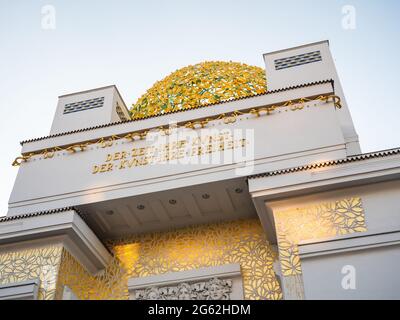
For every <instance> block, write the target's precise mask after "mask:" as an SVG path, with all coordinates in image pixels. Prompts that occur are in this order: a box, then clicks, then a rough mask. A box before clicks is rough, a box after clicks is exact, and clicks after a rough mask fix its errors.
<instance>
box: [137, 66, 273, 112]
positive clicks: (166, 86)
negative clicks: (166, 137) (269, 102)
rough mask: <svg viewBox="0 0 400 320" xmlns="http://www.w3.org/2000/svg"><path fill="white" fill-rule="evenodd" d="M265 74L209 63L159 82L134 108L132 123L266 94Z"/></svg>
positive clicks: (186, 68)
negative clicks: (137, 120) (134, 120)
mask: <svg viewBox="0 0 400 320" xmlns="http://www.w3.org/2000/svg"><path fill="white" fill-rule="evenodd" d="M266 90H267V84H266V77H265V71H264V70H263V69H262V68H260V67H255V66H249V65H247V64H244V63H239V62H223V61H208V62H201V63H198V64H195V65H190V66H187V67H184V68H182V69H179V70H177V71H175V72H173V73H171V74H170V75H169V76H167V77H165V78H164V79H162V80H161V81H157V82H156V83H155V84H154V85H153V86H152V87H151V88H150V89H148V90H147V92H146V93H145V94H143V95H142V96H141V97H140V98H139V99H138V101H137V102H136V103H135V104H133V106H132V109H131V113H132V119H140V118H146V117H149V116H155V115H160V114H166V113H170V112H174V111H177V110H185V109H192V108H196V107H199V106H206V105H211V104H216V103H219V102H222V101H229V100H233V99H237V98H243V97H247V96H253V95H256V94H261V93H264V92H266Z"/></svg>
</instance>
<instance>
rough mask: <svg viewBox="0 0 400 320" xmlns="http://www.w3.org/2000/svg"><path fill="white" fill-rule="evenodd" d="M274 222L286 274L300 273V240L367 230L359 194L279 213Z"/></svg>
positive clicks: (282, 268) (282, 267)
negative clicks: (298, 245)
mask: <svg viewBox="0 0 400 320" xmlns="http://www.w3.org/2000/svg"><path fill="white" fill-rule="evenodd" d="M275 223H276V229H277V237H278V248H279V260H280V263H281V270H282V274H283V275H284V276H291V275H298V274H301V264H300V258H299V253H298V247H297V244H298V243H299V242H300V241H304V240H317V239H322V238H326V237H333V236H337V235H345V234H350V233H354V232H365V231H367V227H366V224H365V215H364V209H363V206H362V201H361V198H359V197H353V198H349V199H343V200H338V201H335V202H329V203H322V204H317V205H312V206H307V207H304V208H296V209H291V210H286V211H281V212H277V213H276V214H275Z"/></svg>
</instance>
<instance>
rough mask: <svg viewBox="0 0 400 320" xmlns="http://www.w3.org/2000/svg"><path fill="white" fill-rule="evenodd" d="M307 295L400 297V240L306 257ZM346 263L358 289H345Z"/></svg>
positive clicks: (313, 296)
mask: <svg viewBox="0 0 400 320" xmlns="http://www.w3.org/2000/svg"><path fill="white" fill-rule="evenodd" d="M301 262H302V270H303V280H304V290H305V298H306V299H400V277H399V267H400V244H397V245H392V246H384V247H378V248H369V249H366V250H359V251H351V252H342V253H336V254H332V255H324V256H317V257H312V258H303V259H302V261H301ZM346 265H350V266H353V267H354V268H355V269H354V270H355V289H347V290H345V289H344V288H343V287H342V281H343V278H344V277H345V274H343V273H342V268H343V267H344V266H346Z"/></svg>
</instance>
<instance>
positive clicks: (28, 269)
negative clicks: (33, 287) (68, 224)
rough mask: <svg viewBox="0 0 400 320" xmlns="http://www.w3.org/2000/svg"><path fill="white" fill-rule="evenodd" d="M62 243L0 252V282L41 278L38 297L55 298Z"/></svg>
mask: <svg viewBox="0 0 400 320" xmlns="http://www.w3.org/2000/svg"><path fill="white" fill-rule="evenodd" d="M62 250H63V249H62V245H61V244H60V245H51V246H44V247H37V248H31V249H23V250H16V251H10V252H2V253H0V284H10V283H15V282H21V281H26V280H34V279H38V278H39V279H40V286H39V294H38V299H41V300H51V299H54V298H55V294H56V282H57V275H58V270H59V266H60V262H61V253H62Z"/></svg>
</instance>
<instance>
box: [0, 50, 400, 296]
mask: <svg viewBox="0 0 400 320" xmlns="http://www.w3.org/2000/svg"><path fill="white" fill-rule="evenodd" d="M264 60H265V63H266V74H267V79H268V89H269V91H268V92H267V93H266V94H261V95H256V96H253V97H249V98H245V99H239V100H233V101H229V102H225V103H221V104H219V105H216V106H213V107H204V108H197V109H193V110H186V111H182V112H177V113H172V114H165V115H162V116H157V117H149V118H146V119H142V120H137V121H125V120H126V119H127V118H128V117H129V114H128V111H127V109H126V106H125V104H124V102H123V100H122V98H121V97H120V95H119V93H118V91H117V89H116V88H115V87H114V86H110V87H105V88H99V89H94V90H89V91H84V92H79V93H75V94H70V95H65V96H61V97H60V99H59V103H58V105H57V109H56V114H55V117H54V121H53V124H52V128H51V132H50V134H51V135H50V136H48V137H44V138H39V139H33V140H29V141H25V142H22V155H23V157H22V158H21V159H20V167H19V171H18V176H17V178H16V181H15V184H14V188H13V191H12V193H11V196H10V200H9V210H8V215H7V218H6V219H4V221H1V225H0V226H1V227H0V253H1V248H3V249H4V248H10V246H13V245H15V246H16V247H17V246H19V245H20V243H22V244H24V243H25V244H26V241H30V240H33V239H34V240H35V241H43V242H48V241H50V240H49V239H51V241H53V242H54V241H55V242H57V243H62V244H63V246H64V247H66V248H67V249H68V251H69V252H70V253H71V254H72V255H73V256H74V257H75V258H76V259H77V260H78V261H79V263H80V264H82V265H83V266H85V268H86V269H87V270H89V271H90V272H91V273H92V274H97V273H99V272H101V271H102V270H103V269H104V268H105V267H106V265H107V263H108V262H109V261H110V259H111V258H110V253H109V252H108V251H107V249H106V246H105V245H104V244H103V243H102V240H104V239H108V238H117V237H122V236H129V235H132V234H144V233H147V232H161V231H166V230H171V229H174V228H183V227H187V226H196V225H203V224H205V223H214V222H219V221H233V220H235V219H249V218H253V219H254V218H257V219H259V221H260V223H261V225H262V228H263V229H264V231H265V233H266V235H267V238H268V241H269V244H270V245H272V246H273V247H274V248H275V247H276V248H277V250H278V251H279V254H280V255H282V254H283V253H284V252H283V251H282V250H283V249H282V242H280V241H281V240H280V238H279V234H280V232H281V230H279V226H278V224H279V220H278V217H279V216H280V214H281V213H282V212H293V213H292V214H293V215H294V216H293V217H294V219H295V218H296V217H295V215H296V210H300V209H299V208H311V207H312V206H315V205H320V204H321V203H322V204H325V203H335V202H336V203H337V202H338V201H340V200H342V199H351V198H357V199H361V200H360V203H361V202H362V213H361V211H360V212H357V213H359V214H360V215H361V214H362V218H361V217H360V216H359V217H357V218H354V219H362V221H363V222H362V223H363V225H362V228H361V227H360V228H359V229H357V228H353V229H352V227H351V226H350V225H349V226H346V225H343V229H341V230H338V234H337V235H333V234H331V235H330V236H329V237H321V235H319V236H318V237H317V236H315V237H314V236H311V237H310V236H309V237H308V238H307V239H300V240H301V241H298V242H296V243H293V245H295V246H296V248H298V256H299V258H300V261H301V271H299V270H297V271H296V274H293V275H288V273H287V272H286V274H285V270H283V269H282V267H277V268H275V272H276V276H277V277H278V278H279V279H280V285H281V290H282V293H283V298H284V299H359V298H361V299H374V298H378V299H380V298H389V299H398V298H400V290H399V289H398V288H399V284H400V278H399V277H398V276H397V274H396V270H397V269H398V266H399V264H400V246H399V241H400V238H399V234H400V212H399V204H398V199H399V198H400V181H399V176H400V161H399V160H400V151H399V150H398V149H394V150H390V151H384V152H376V153H371V154H366V155H360V146H359V143H358V137H357V134H356V131H355V128H354V126H353V122H352V119H351V115H350V112H349V107H348V105H347V103H346V100H345V97H344V94H343V90H342V87H341V85H340V81H339V77H338V75H337V72H336V68H335V66H334V62H333V59H332V56H331V54H330V51H329V46H328V43H327V42H320V43H314V44H310V45H305V46H301V47H296V48H292V49H286V50H282V51H278V52H272V53H268V54H265V55H264ZM339 99H340V102H339ZM117 107H118V110H117ZM221 115H222V116H221ZM202 121H203V124H201V125H200V123H202ZM171 123H173V124H174V125H175V126H176V127H177V129H176V131H175V133H176V135H175V136H174V135H172V136H170V135H168V134H167V135H165V129H166V128H167V127H168V126H169V125H170V124H171ZM193 123H198V124H199V125H198V126H197V127H196V126H190V125H188V124H193ZM204 123H205V125H204ZM160 127H162V128H163V129H162V130H161V129H160ZM207 130H209V131H207ZM224 130H228V133H227V135H229V136H233V138H232V139H233V140H232V141H233V142H232V143H233V145H234V146H233V147H232V148H231V149H232V150H236V149H238V150H237V153H236V157H235V153H234V157H233V158H232V159H228V160H226V161H224V162H222V161H219V162H215V163H213V162H211V163H207V162H204V161H203V162H201V161H197V162H196V161H194V160H196V159H197V160H199V159H198V158H200V157H199V156H198V155H196V154H195V153H190V152H192V149H193V144H191V143H187V144H185V143H184V144H185V145H186V146H187V147H191V148H192V149H190V150H189V149H188V150H189V151H188V150H186V149H185V151H188V152H189V156H188V154H186V156H184V157H182V158H179V161H178V159H175V160H176V161H175V162H174V161H171V158H168V159H169V161H167V162H166V163H163V161H161V160H160V159H158V160H160V161H157V158H156V157H155V160H152V161H154V162H153V163H144V164H143V163H142V164H131V165H129V163H130V162H129V161H128V160H126V158H125V156H124V155H127V154H130V153H134V152H138V153H140V152H141V151H140V150H147V149H145V148H150V147H152V143H153V142H154V141H152V140H150V139H149V135H150V133H152V132H154V134H155V135H162V136H163V137H164V138H165V139H167V140H162V141H164V142H163V143H164V144H161V146H165V145H168V146H169V147H168V148H172V147H170V146H171V144H172V143H175V145H176V143H177V142H179V141H190V137H191V136H192V135H193V134H197V135H199V134H200V133H202V134H203V135H205V136H206V137H210V136H213V137H218V139H219V138H220V134H221V132H224ZM235 132H236V133H237V132H241V133H242V135H241V136H235ZM144 133H146V134H147V136H146V137H147V138H146V139H145V138H143V135H142V136H141V134H144ZM163 133H164V134H163ZM140 137H141V138H140ZM171 137H175V138H174V139H176V140H173V139H172V138H171ZM176 137H177V138H176ZM168 139H170V140H168ZM235 139H236V140H235ZM243 139H245V140H243ZM235 141H236V142H238V141H242V143H243V144H242V145H241V144H240V143H236V142H235ZM243 141H244V142H243ZM160 148H161V147H160ZM175 151H176V150H175ZM223 151H224V152H225V151H226V150H225V149H224V150H223ZM223 151H221V150H214V151H210V153H209V154H208V155H210V154H211V155H215V156H221V157H222V156H226V154H225V153H224V152H223ZM24 156H25V158H24ZM137 159H140V154H139V155H138V158H137ZM151 159H154V158H151ZM185 159H186V160H187V162H186V163H183V161H184V160H185ZM125 160H126V161H125ZM172 160H174V159H172ZM189 160H193V161H189ZM203 160H204V159H203ZM206 200H207V202H205V201H206ZM360 206H361V204H360ZM64 208H67V209H64ZM360 208H361V207H360ZM307 210H308V209H307ZM310 210H311V209H310ZM357 210H358V209H357ZM360 210H361V209H360ZM37 212H40V214H35V213H37ZM304 212H306V211H304ZM348 214H349V215H351V214H352V213H351V208H350V213H348ZM335 219H336V218H335ZM351 219H353V218H352V217H349V220H346V223H347V222H348V223H349V224H350V223H353V221H352V220H351ZM16 221H17V222H16ZM21 221H22V222H21ZM360 221H361V220H360ZM340 223H342V222H340ZM340 233H347V234H340ZM296 241H297V240H296ZM17 244H18V245H17ZM4 250H5V249H4ZM292 258H293V257H292ZM294 258H296V259H297V256H294ZM278 262H279V261H278ZM280 262H281V263H282V261H280ZM224 268H225V269H224ZM230 268H231V269H230ZM232 268H233V269H232ZM352 268H353V269H354V270H355V274H356V275H355V277H356V278H355V279H356V280H354V281H355V283H356V285H355V287H354V286H353V282H351V281H353V279H350V280H349V281H350V282H346V283H345V284H344V285H343V281H345V280H343V279H344V277H346V276H347V275H348V274H347V273H346V272H350V273H351V272H352V271H353V269H352ZM199 270H200V271H199V272H197V271H198V270H197V271H196V270H194V271H190V272H189V273H188V274H185V273H179V274H167V275H166V276H157V277H156V278H154V279H153V278H145V279H144V280H143V279H141V278H138V279H134V280H130V281H129V283H128V286H130V289H129V290H130V291H132V290H134V289H135V290H137V289H138V288H140V289H143V288H144V289H146V288H147V287H149V285H148V283H168V284H176V283H177V282H179V281H180V282H182V281H184V280H185V279H186V280H187V279H191V280H190V281H195V280H196V279H197V280H198V277H200V278H201V277H203V278H204V277H205V278H207V277H208V278H207V279H210V278H212V274H213V272H214V273H215V274H218V275H219V276H220V277H222V278H224V276H221V274H223V272H222V271H221V270H228V271H229V270H234V272H233V271H232V272H233V273H232V274H230V273H229V272H231V271H229V272H228V271H226V272H227V274H228V275H229V276H230V277H232V279H234V281H233V286H234V289H232V284H231V283H229V290H233V291H231V296H230V297H231V298H243V289H240V288H242V283H241V278H240V265H234V266H233V267H232V266H231V267H229V266H228V267H223V268H222V269H221V270H220V269H218V270H217V269H199ZM210 270H211V271H210ZM238 270H239V271H238ZM348 270H350V271H348ZM210 272H211V273H210ZM221 272H222V273H221ZM224 272H225V271H224ZM235 272H236V273H235ZM209 273H210V274H209ZM204 274H207V277H206V276H204ZM199 275H200V276H199ZM201 275H203V276H201ZM350 276H352V275H351V274H350ZM185 277H186V278H185ZM174 278H176V279H178V280H179V281H178V280H176V281H174ZM203 278H201V279H203ZM186 280H185V281H186ZM197 280H196V281H197ZM157 281H158V282H157ZM163 281H164V282H163ZM203 285H204V284H203ZM205 285H206V286H207V285H208V284H207V283H206V284H205ZM135 286H136V287H135ZM226 286H228V285H226ZM132 288H134V289H132ZM238 288H239V289H238ZM144 289H143V290H144ZM1 290H2V289H1V287H0V295H1V292H2V291H1ZM171 290H175V289H171ZM176 290H178V289H176ZM227 290H228V289H227ZM72 291H73V289H72ZM4 292H5V291H4ZM131 296H133V293H132V294H131ZM73 297H75V298H76V296H75V295H73Z"/></svg>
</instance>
